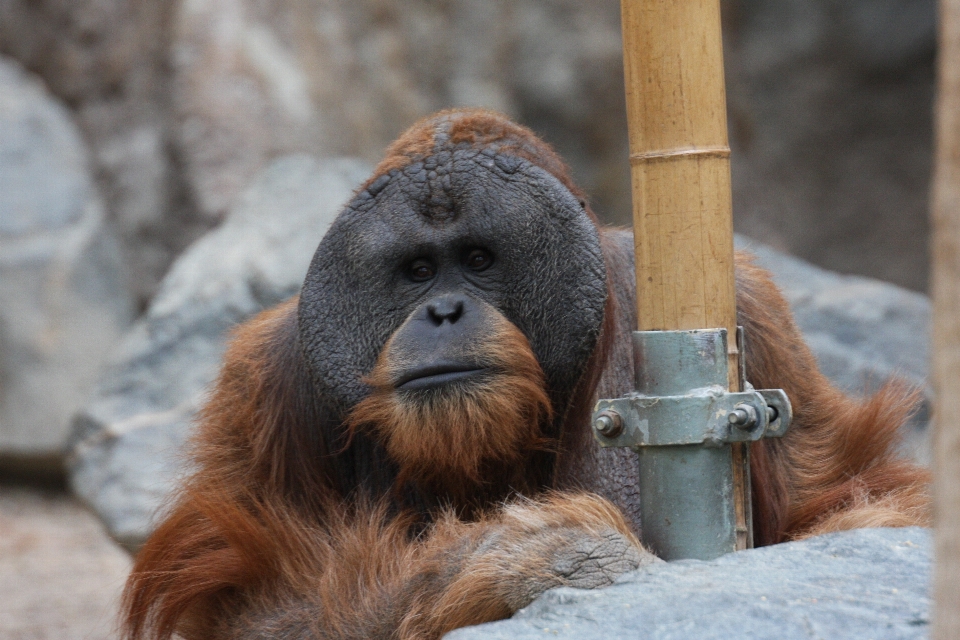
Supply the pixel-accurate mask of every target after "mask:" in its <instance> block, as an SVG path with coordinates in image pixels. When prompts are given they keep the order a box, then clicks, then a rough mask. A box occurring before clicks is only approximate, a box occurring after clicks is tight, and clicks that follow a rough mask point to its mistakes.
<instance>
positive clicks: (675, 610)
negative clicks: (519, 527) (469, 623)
mask: <svg viewBox="0 0 960 640" xmlns="http://www.w3.org/2000/svg"><path fill="white" fill-rule="evenodd" d="M932 546H933V545H932V540H931V535H930V531H929V530H927V529H920V528H909V529H860V530H857V531H845V532H842V533H834V534H829V535H825V536H820V537H817V538H811V539H808V540H803V541H800V542H790V543H786V544H780V545H775V546H772V547H764V548H762V549H753V550H750V551H742V552H740V553H734V554H730V555H727V556H723V557H721V558H718V559H717V560H712V561H710V562H702V561H698V560H682V561H677V562H671V563H666V564H654V565H649V566H648V567H646V568H643V569H640V570H638V571H635V572H633V573H629V574H626V575H624V576H622V577H621V578H620V579H619V580H618V581H617V582H616V583H615V584H614V585H612V586H610V587H606V588H603V589H598V590H595V591H584V590H579V589H571V588H566V587H565V588H560V589H554V590H552V591H548V592H547V593H545V594H544V595H543V596H541V597H540V598H539V599H538V600H536V601H534V602H533V604H531V605H530V606H528V607H526V608H525V609H522V610H520V611H519V612H517V614H516V615H515V616H514V617H513V618H512V619H510V620H505V621H501V622H493V623H489V624H484V625H479V626H476V627H468V628H465V629H460V630H457V631H454V632H452V633H449V634H447V635H446V636H444V637H445V638H447V639H448V640H470V639H472V638H484V639H485V640H491V639H492V640H495V639H497V638H503V639H504V640H526V639H527V638H531V639H532V638H576V640H592V639H594V638H596V639H601V638H603V639H606V638H644V639H650V640H654V639H656V640H667V639H680V638H698V639H701V640H711V639H717V640H721V639H722V640H727V639H728V638H751V639H752V640H762V639H764V638H769V639H770V640H792V639H794V638H796V639H797V640H800V639H804V640H806V639H808V638H874V639H875V640H880V639H890V640H893V639H898V640H905V639H907V638H917V639H919V638H926V637H928V634H929V621H930V595H929V582H930V568H931V557H932V554H933V549H932Z"/></svg>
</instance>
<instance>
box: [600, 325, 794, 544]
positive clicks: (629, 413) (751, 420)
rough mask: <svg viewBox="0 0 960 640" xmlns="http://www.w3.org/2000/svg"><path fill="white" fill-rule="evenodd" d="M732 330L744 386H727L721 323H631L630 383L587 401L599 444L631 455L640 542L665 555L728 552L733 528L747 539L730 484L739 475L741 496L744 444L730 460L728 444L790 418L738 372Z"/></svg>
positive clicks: (775, 398) (777, 399)
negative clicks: (670, 326)
mask: <svg viewBox="0 0 960 640" xmlns="http://www.w3.org/2000/svg"><path fill="white" fill-rule="evenodd" d="M737 337H738V338H739V339H738V344H739V345H740V352H741V358H740V364H741V366H740V371H739V372H738V373H739V376H740V379H741V383H742V387H741V388H743V389H744V391H740V392H735V393H731V392H730V391H728V389H727V384H728V375H727V373H728V354H727V332H726V330H725V329H698V330H692V331H635V332H634V333H633V355H634V382H635V385H636V386H635V389H636V391H635V392H633V393H630V394H628V395H627V396H625V397H623V398H614V399H604V400H600V401H599V402H598V403H597V405H596V408H595V409H594V414H593V432H594V437H595V438H596V439H597V441H598V442H599V443H600V445H601V446H603V447H629V448H631V449H633V450H634V451H636V452H637V454H638V456H637V463H638V480H639V487H638V493H639V497H640V505H639V506H640V514H639V515H640V520H641V523H640V524H641V529H642V532H641V533H642V536H643V541H644V543H645V544H646V545H648V546H649V547H650V548H651V549H653V550H654V551H655V552H656V553H657V555H659V556H660V557H662V558H664V559H666V560H671V559H679V558H700V559H704V560H705V559H710V558H715V557H718V556H720V555H722V554H724V553H729V552H731V551H734V550H736V548H737V541H738V534H739V535H741V536H742V538H741V540H742V541H743V542H744V543H745V544H746V545H747V546H750V545H751V544H752V542H751V541H752V525H751V520H750V515H751V511H750V509H749V507H746V509H745V513H741V512H738V511H737V503H736V498H735V493H736V492H735V489H734V485H735V482H734V476H735V474H742V475H741V476H739V477H743V476H745V479H744V480H743V481H744V482H745V483H746V492H747V493H748V494H749V482H750V475H749V450H747V451H746V452H745V455H744V457H742V458H737V462H736V463H735V462H734V457H733V447H732V446H731V445H732V444H733V443H739V442H755V441H757V440H760V439H761V438H764V437H780V436H782V435H783V434H784V433H786V431H787V429H788V428H789V427H790V422H791V420H792V418H793V410H792V408H791V406H790V400H789V398H787V395H786V393H784V392H783V390H781V389H760V390H756V389H754V388H753V387H751V386H750V385H749V384H747V383H746V380H744V379H743V378H744V375H743V374H744V367H743V361H744V353H743V352H744V349H743V342H744V341H743V332H742V330H740V331H738V332H737ZM738 513H741V515H739V516H738ZM738 517H739V518H740V520H738ZM741 522H742V524H741Z"/></svg>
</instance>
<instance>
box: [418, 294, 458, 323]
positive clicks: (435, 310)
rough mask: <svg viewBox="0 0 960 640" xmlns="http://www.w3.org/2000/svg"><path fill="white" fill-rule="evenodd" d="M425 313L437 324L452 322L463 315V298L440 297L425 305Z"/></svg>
mask: <svg viewBox="0 0 960 640" xmlns="http://www.w3.org/2000/svg"><path fill="white" fill-rule="evenodd" d="M427 314H428V315H429V317H430V320H432V321H433V323H434V324H436V325H437V326H440V325H441V324H443V323H444V322H449V323H450V324H453V323H455V322H456V321H457V320H459V319H460V317H461V316H463V300H460V299H456V298H440V299H439V300H436V301H434V302H431V303H430V304H429V305H427Z"/></svg>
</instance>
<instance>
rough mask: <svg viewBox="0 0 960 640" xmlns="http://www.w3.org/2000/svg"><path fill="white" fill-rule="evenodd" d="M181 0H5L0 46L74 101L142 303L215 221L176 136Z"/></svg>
mask: <svg viewBox="0 0 960 640" xmlns="http://www.w3.org/2000/svg"><path fill="white" fill-rule="evenodd" d="M175 4H177V3H176V2H175V0H151V1H150V2H142V1H140V0H45V1H44V2H36V1H34V0H4V1H3V2H0V51H2V52H4V53H7V54H9V55H11V56H14V57H16V58H17V59H18V60H20V61H21V62H22V63H23V64H24V65H25V66H26V67H27V68H28V69H30V70H31V71H33V72H35V73H37V74H39V75H40V76H41V77H43V79H44V80H45V81H46V83H47V84H48V86H49V87H50V90H51V91H52V92H53V93H54V94H55V95H56V96H57V97H58V98H60V99H61V100H63V101H64V102H66V103H67V104H69V105H70V106H71V108H72V109H73V111H74V115H75V117H76V119H77V122H78V124H79V126H80V128H81V130H82V132H83V134H84V136H85V138H86V140H87V142H88V144H89V145H90V148H91V150H92V161H93V165H94V168H95V169H96V175H97V178H98V182H99V187H100V191H101V193H102V195H103V197H104V201H105V205H106V211H107V218H108V220H109V222H110V224H111V226H112V228H113V230H114V232H115V233H116V235H117V237H118V238H119V239H120V243H121V251H122V256H123V259H124V263H125V266H126V272H127V275H128V280H129V282H130V283H131V286H132V287H133V289H134V291H135V293H136V295H137V296H138V298H139V301H140V302H141V303H144V302H146V300H147V299H149V296H150V295H152V293H153V291H154V288H155V286H156V284H157V283H158V282H159V280H160V278H161V277H162V276H163V273H164V272H165V271H166V269H167V267H168V266H169V265H170V262H171V261H172V260H173V258H174V257H175V256H176V255H177V254H178V253H179V252H180V251H182V250H183V249H184V248H185V247H186V246H187V245H188V244H189V243H190V242H191V241H192V240H193V239H195V238H196V237H198V235H199V234H200V233H201V232H202V231H206V230H207V229H209V228H210V226H211V225H212V224H213V223H214V222H216V221H213V220H203V219H200V218H199V217H198V216H197V215H196V211H195V208H194V207H193V205H192V197H191V196H190V194H189V193H188V191H187V188H186V183H185V181H184V176H183V172H182V171H181V169H180V166H179V164H180V163H179V160H178V158H177V150H176V148H175V144H174V143H173V141H172V129H173V120H172V118H171V115H170V106H169V104H170V100H169V96H170V86H169V65H168V50H169V41H168V40H169V35H168V33H169V23H170V13H171V12H172V11H173V8H174V5H175Z"/></svg>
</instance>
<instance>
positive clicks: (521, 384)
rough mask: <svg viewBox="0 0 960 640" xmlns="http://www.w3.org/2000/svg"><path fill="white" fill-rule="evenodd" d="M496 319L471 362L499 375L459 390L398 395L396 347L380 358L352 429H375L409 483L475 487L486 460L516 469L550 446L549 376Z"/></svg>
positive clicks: (352, 416)
mask: <svg viewBox="0 0 960 640" xmlns="http://www.w3.org/2000/svg"><path fill="white" fill-rule="evenodd" d="M491 317H492V318H494V326H493V327H491V331H490V333H489V334H488V335H487V338H486V340H485V341H484V342H482V343H481V344H475V345H471V350H472V354H471V356H472V361H474V362H477V363H478V364H479V365H481V366H483V367H487V368H488V369H490V370H491V371H493V374H492V376H491V377H489V378H487V379H486V380H484V381H483V382H479V383H467V384H464V385H460V386H458V388H456V389H455V390H454V391H452V392H450V391H446V392H444V393H443V394H436V393H434V392H427V393H418V394H416V395H414V396H413V397H411V396H410V395H409V394H406V393H404V392H402V391H398V390H397V389H395V388H394V386H393V378H394V373H393V369H394V368H395V366H396V363H394V358H393V356H392V351H391V342H392V341H391V342H388V343H387V345H386V346H385V347H384V349H383V351H382V352H381V354H380V357H379V359H378V360H377V364H376V366H375V367H374V369H373V372H372V373H371V374H370V376H369V378H368V383H369V384H370V385H371V386H372V387H373V393H371V394H370V395H369V396H368V397H367V398H366V399H364V400H363V401H361V402H360V403H359V404H358V405H357V406H356V407H355V408H354V410H353V411H352V413H351V414H350V416H349V418H348V424H349V425H350V426H351V428H352V429H358V428H370V429H372V430H373V431H375V432H376V434H377V435H378V436H379V437H380V439H381V440H382V441H383V443H384V446H385V447H386V450H387V452H388V453H389V454H390V457H391V458H393V459H394V460H395V461H397V462H398V463H399V464H400V468H401V474H402V476H403V477H415V478H420V479H423V480H427V481H429V480H432V479H434V478H436V479H438V480H440V481H441V482H442V483H443V484H445V485H447V486H450V485H451V484H455V483H456V482H457V480H456V479H462V480H464V481H466V482H468V483H471V484H476V483H480V482H481V480H482V477H481V474H480V471H481V468H482V464H483V463H484V462H489V461H498V462H503V463H507V464H515V463H517V462H519V461H520V460H521V459H522V457H523V455H524V454H525V453H526V452H528V451H530V450H531V449H534V448H537V447H543V445H544V440H543V437H542V430H541V427H542V425H543V424H545V422H547V421H549V420H552V419H553V411H552V409H551V407H550V399H549V398H548V397H547V393H546V389H545V388H544V376H543V371H542V370H541V368H540V364H539V363H538V362H537V359H536V357H535V356H534V355H533V352H532V351H531V350H530V344H529V342H527V339H526V337H525V336H524V335H523V334H522V333H521V332H520V331H519V330H518V329H517V328H516V327H514V326H513V325H512V324H511V323H510V322H509V321H507V320H506V318H504V317H503V316H502V315H500V314H499V313H496V312H494V313H493V314H491Z"/></svg>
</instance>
